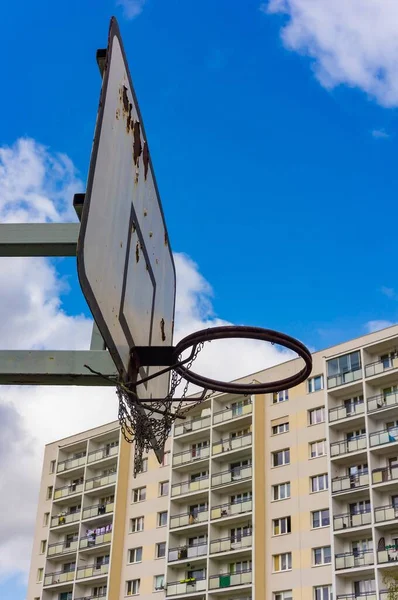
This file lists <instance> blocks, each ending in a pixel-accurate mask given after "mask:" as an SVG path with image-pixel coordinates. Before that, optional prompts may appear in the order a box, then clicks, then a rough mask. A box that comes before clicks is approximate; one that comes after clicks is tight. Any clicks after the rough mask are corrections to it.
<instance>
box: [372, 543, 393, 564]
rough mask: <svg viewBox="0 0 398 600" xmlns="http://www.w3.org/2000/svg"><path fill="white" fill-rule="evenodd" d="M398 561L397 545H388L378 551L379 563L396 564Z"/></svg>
mask: <svg viewBox="0 0 398 600" xmlns="http://www.w3.org/2000/svg"><path fill="white" fill-rule="evenodd" d="M397 561H398V548H397V546H393V545H391V546H386V549H385V550H378V551H377V562H378V564H379V565H385V564H387V563H393V564H394V566H396V564H397Z"/></svg>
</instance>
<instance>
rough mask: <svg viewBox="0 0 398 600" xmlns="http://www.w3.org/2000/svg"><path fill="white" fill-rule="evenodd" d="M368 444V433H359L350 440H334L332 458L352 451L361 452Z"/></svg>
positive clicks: (331, 450) (331, 447)
mask: <svg viewBox="0 0 398 600" xmlns="http://www.w3.org/2000/svg"><path fill="white" fill-rule="evenodd" d="M366 446H367V443H366V434H363V435H358V436H357V437H353V438H351V439H349V440H341V441H339V442H333V443H332V444H330V458H335V457H337V456H344V455H346V454H350V453H351V452H359V450H366Z"/></svg>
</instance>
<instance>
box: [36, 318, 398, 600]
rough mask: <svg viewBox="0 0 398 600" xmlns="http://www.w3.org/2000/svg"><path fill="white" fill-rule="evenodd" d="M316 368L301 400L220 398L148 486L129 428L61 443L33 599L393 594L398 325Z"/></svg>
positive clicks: (46, 503)
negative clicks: (137, 468)
mask: <svg viewBox="0 0 398 600" xmlns="http://www.w3.org/2000/svg"><path fill="white" fill-rule="evenodd" d="M313 365H314V366H313V372H312V374H311V378H310V379H309V380H308V381H306V382H305V383H302V384H301V385H299V386H297V387H295V388H293V389H291V390H289V391H285V392H279V393H277V394H274V395H265V396H261V395H257V396H253V397H238V396H230V395H228V394H214V395H213V396H212V397H211V399H209V400H207V401H206V402H205V403H203V404H202V405H201V406H200V407H197V409H194V410H193V411H192V412H191V413H190V414H189V416H188V418H187V419H186V420H184V421H183V422H180V423H177V424H176V425H175V428H174V431H173V435H172V439H171V440H170V446H169V447H168V448H167V451H168V452H167V454H166V459H165V464H164V466H159V465H158V463H157V461H156V459H155V458H154V457H152V456H148V457H147V461H146V464H145V466H144V472H142V473H140V474H139V475H138V476H137V478H136V479H133V477H132V470H133V469H132V459H133V453H132V451H131V448H130V447H128V445H127V444H125V443H124V442H122V440H121V438H120V433H119V428H118V425H117V423H113V424H111V425H108V426H104V427H103V428H97V429H95V430H92V431H89V432H85V433H82V434H79V435H77V436H74V437H73V438H69V439H67V440H62V441H61V442H56V443H55V444H50V445H49V446H47V447H46V452H45V459H44V467H43V476H42V485H41V492H40V500H39V510H38V518H37V523H36V534H35V541H34V549H33V555H32V565H31V573H30V580H29V590H28V600H36V599H38V598H40V599H43V600H50V599H51V600H55V599H56V600H76V599H82V600H88V599H91V598H107V599H108V600H119V598H120V599H122V598H125V597H129V596H131V595H137V597H138V598H140V599H142V600H149V599H151V600H153V599H156V598H157V599H159V598H160V599H161V598H166V599H167V600H177V599H181V598H188V599H192V600H194V599H196V600H217V599H220V600H263V599H266V600H290V599H293V600H331V598H332V595H333V597H334V598H336V597H337V598H338V599H339V600H354V599H358V600H359V599H361V600H390V598H391V590H392V589H395V587H394V586H397V583H396V580H397V579H398V326H394V327H390V328H388V329H385V330H383V331H379V332H375V333H371V334H369V335H366V336H363V337H362V338H358V339H355V340H351V341H349V342H346V343H343V344H339V345H337V346H334V347H332V348H328V349H326V350H323V351H320V352H316V353H314V354H313ZM299 368H300V363H299V360H298V359H297V360H290V361H287V362H285V363H283V364H280V365H277V366H275V367H272V368H270V369H267V370H264V371H261V372H259V373H255V374H254V375H250V376H248V377H246V378H244V380H246V381H252V380H255V381H269V380H275V379H281V378H285V377H287V376H289V375H291V374H293V373H294V372H297V370H298V369H299ZM105 586H106V587H105Z"/></svg>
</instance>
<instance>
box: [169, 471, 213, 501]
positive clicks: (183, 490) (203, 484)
mask: <svg viewBox="0 0 398 600" xmlns="http://www.w3.org/2000/svg"><path fill="white" fill-rule="evenodd" d="M208 487H209V476H208V475H203V476H202V477H197V478H196V479H194V480H193V481H183V482H181V483H173V485H172V486H171V496H172V497H173V498H174V497H175V496H181V495H182V494H189V493H191V492H198V491H200V490H206V489H208Z"/></svg>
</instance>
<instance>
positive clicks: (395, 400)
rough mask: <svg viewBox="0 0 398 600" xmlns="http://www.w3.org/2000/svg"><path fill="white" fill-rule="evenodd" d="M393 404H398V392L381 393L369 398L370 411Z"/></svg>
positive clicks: (389, 406)
mask: <svg viewBox="0 0 398 600" xmlns="http://www.w3.org/2000/svg"><path fill="white" fill-rule="evenodd" d="M393 406H398V392H390V393H389V394H379V395H378V396H372V397H371V398H368V412H375V411H377V410H383V409H384V408H391V407H393Z"/></svg>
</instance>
